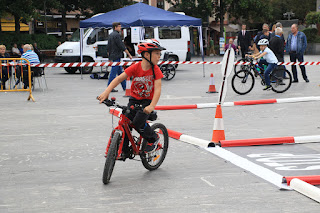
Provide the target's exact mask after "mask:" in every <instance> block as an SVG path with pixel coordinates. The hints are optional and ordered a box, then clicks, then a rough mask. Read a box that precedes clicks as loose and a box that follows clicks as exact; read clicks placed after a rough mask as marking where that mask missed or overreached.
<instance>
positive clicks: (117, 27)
mask: <svg viewBox="0 0 320 213" xmlns="http://www.w3.org/2000/svg"><path fill="white" fill-rule="evenodd" d="M112 29H113V32H112V33H111V34H110V35H109V38H108V53H109V59H110V60H112V61H113V62H120V59H121V57H122V53H123V52H124V51H125V52H126V53H127V55H128V56H129V58H130V59H132V56H131V54H130V53H129V51H128V50H127V48H126V46H125V45H124V43H123V42H122V40H121V36H120V32H121V24H120V22H113V23H112ZM121 73H122V67H121V66H112V68H111V71H110V76H109V81H108V85H109V84H110V83H111V81H112V80H113V79H114V78H115V77H116V75H117V74H118V75H120V74H121ZM121 86H122V89H123V90H126V81H123V82H121ZM111 92H118V90H116V89H112V91H111Z"/></svg>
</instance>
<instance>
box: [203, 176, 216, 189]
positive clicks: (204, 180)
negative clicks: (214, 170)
mask: <svg viewBox="0 0 320 213" xmlns="http://www.w3.org/2000/svg"><path fill="white" fill-rule="evenodd" d="M200 179H201V180H202V181H203V182H205V183H206V184H208V185H209V186H211V187H215V185H213V184H212V183H210V182H209V181H207V180H206V179H204V177H201V178H200Z"/></svg>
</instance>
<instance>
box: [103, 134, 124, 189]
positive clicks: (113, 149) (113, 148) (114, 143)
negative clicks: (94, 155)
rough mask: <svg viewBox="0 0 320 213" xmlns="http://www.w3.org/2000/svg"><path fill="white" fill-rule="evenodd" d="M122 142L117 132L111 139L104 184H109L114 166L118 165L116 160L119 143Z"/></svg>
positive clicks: (104, 170)
mask: <svg viewBox="0 0 320 213" xmlns="http://www.w3.org/2000/svg"><path fill="white" fill-rule="evenodd" d="M120 140H121V134H120V132H115V133H114V134H113V137H112V139H111V143H110V147H109V150H108V153H107V156H106V162H105V164H104V169H103V176H102V182H103V183H104V184H108V183H109V181H110V178H111V175H112V172H113V168H114V165H115V163H116V158H117V155H118V148H119V143H120Z"/></svg>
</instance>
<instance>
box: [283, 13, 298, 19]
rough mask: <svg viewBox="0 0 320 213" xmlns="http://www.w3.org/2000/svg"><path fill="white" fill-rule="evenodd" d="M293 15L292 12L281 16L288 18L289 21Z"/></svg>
mask: <svg viewBox="0 0 320 213" xmlns="http://www.w3.org/2000/svg"><path fill="white" fill-rule="evenodd" d="M294 15H295V14H294V13H293V12H292V11H290V12H286V13H284V14H283V16H284V17H288V20H290V18H291V17H292V16H294Z"/></svg>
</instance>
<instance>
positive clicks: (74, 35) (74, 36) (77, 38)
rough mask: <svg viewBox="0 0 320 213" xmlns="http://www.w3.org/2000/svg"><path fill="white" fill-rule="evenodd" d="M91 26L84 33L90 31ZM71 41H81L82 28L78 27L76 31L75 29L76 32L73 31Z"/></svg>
mask: <svg viewBox="0 0 320 213" xmlns="http://www.w3.org/2000/svg"><path fill="white" fill-rule="evenodd" d="M88 29H89V28H87V29H85V30H84V33H83V34H84V35H85V34H86V32H87V31H88ZM70 41H80V30H79V29H77V30H76V31H74V33H72V36H71V39H70Z"/></svg>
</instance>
